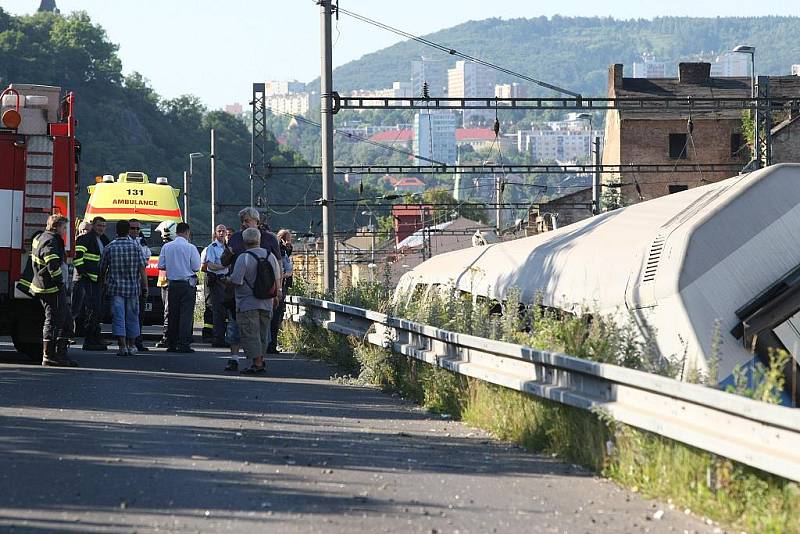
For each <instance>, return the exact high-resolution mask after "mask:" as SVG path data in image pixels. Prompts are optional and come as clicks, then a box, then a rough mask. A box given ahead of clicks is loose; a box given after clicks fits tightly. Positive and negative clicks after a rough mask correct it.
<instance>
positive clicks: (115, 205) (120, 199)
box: [84, 171, 183, 324]
mask: <svg viewBox="0 0 800 534" xmlns="http://www.w3.org/2000/svg"><path fill="white" fill-rule="evenodd" d="M179 194H180V190H179V189H175V188H173V187H172V186H170V185H169V181H168V180H167V178H165V177H161V176H160V177H158V178H156V181H155V183H151V182H150V178H149V177H148V176H147V174H145V173H143V172H138V171H136V172H133V171H128V172H123V173H120V174H119V176H118V177H117V178H116V179H115V178H114V176H113V175H111V174H107V175H105V176H103V177H102V178H98V180H97V183H96V184H95V185H91V186H89V201H88V203H87V205H86V215H85V216H84V220H88V221H91V220H92V219H94V218H95V217H97V216H100V217H103V218H104V219H105V220H106V221H108V223H109V224H108V228H107V230H106V231H107V232H108V233H109V236H108V237H109V238H111V239H113V238H114V237H115V236H114V234H115V230H114V225H115V223H116V221H121V220H130V219H137V220H138V221H140V222H141V225H142V230H141V235H142V236H144V238H145V240H146V241H147V245H148V246H149V247H150V251H151V253H152V254H151V256H150V259H149V261H148V263H147V278H148V282H149V285H150V296H149V297H148V299H147V302H146V303H145V310H144V311H145V315H144V320H145V323H146V324H159V323H161V322H162V321H163V317H164V304H163V303H162V302H161V292H160V291H157V290H156V284H157V279H158V274H159V273H158V254H159V252H160V251H161V245H162V244H163V240H162V236H161V234H160V233H159V232H156V228H157V227H158V226H159V225H160V224H162V223H164V222H165V221H172V222H174V223H176V224H177V223H179V222H181V221H182V220H183V216H182V214H181V208H180V206H179V205H178V195H179ZM172 237H174V236H172Z"/></svg>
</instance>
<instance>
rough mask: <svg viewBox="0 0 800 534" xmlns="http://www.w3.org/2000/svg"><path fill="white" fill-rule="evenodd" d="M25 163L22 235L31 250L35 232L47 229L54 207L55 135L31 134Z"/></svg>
mask: <svg viewBox="0 0 800 534" xmlns="http://www.w3.org/2000/svg"><path fill="white" fill-rule="evenodd" d="M25 167H26V168H25V200H24V203H23V211H24V213H25V215H24V221H25V222H24V224H23V228H22V239H23V242H24V244H25V247H26V248H27V249H28V250H30V244H31V240H32V239H33V234H34V233H36V232H37V231H38V230H43V229H44V227H45V224H46V223H47V217H48V216H49V215H50V213H52V210H53V139H52V138H51V137H50V136H47V135H32V136H30V137H29V138H28V157H27V161H26V163H25Z"/></svg>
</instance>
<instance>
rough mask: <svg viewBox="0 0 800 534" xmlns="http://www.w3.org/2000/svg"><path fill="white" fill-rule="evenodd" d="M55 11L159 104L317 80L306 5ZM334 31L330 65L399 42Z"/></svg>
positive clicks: (510, 8)
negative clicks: (78, 15)
mask: <svg viewBox="0 0 800 534" xmlns="http://www.w3.org/2000/svg"><path fill="white" fill-rule="evenodd" d="M56 4H57V5H58V7H59V9H61V12H62V13H69V12H72V11H76V10H84V11H86V12H88V13H89V15H90V16H91V17H92V19H93V21H94V22H95V23H97V24H100V25H101V26H103V28H105V29H106V31H107V33H108V35H109V38H110V39H111V41H113V42H115V43H117V44H118V45H119V47H120V48H119V55H120V57H121V59H122V63H123V68H124V71H125V73H126V74H127V73H130V72H132V71H139V72H141V73H142V74H143V75H144V76H145V77H146V78H148V79H149V80H150V82H151V85H152V86H153V87H154V89H155V90H156V92H158V93H159V94H160V95H162V96H164V97H166V98H172V97H175V96H178V95H181V94H194V95H197V96H199V97H200V98H201V99H202V100H203V102H204V103H205V104H206V105H207V106H208V107H209V108H212V109H218V108H222V107H223V106H224V105H226V104H230V103H233V102H241V103H243V104H244V103H246V102H247V101H248V99H249V96H250V91H251V84H252V82H254V81H264V80H286V79H288V80H292V79H297V80H300V81H304V82H308V81H311V80H312V79H314V78H315V77H317V76H319V70H320V59H319V58H320V49H319V18H320V17H319V7H318V6H317V5H315V2H314V1H313V0H224V1H220V0H56ZM340 5H341V6H342V8H344V9H347V10H350V11H354V12H356V13H359V14H361V15H365V16H367V17H370V18H373V19H376V20H380V21H382V22H386V23H387V24H390V25H392V26H395V27H397V28H400V29H403V30H406V31H408V32H410V33H414V34H417V35H420V34H426V33H431V32H434V31H437V30H440V29H444V28H448V27H450V26H454V25H456V24H460V23H462V22H466V21H469V20H480V19H485V18H490V17H500V18H504V19H509V18H518V17H528V18H531V17H539V16H542V15H544V16H553V15H563V16H613V17H615V18H653V17H656V16H695V17H697V16H708V17H714V16H764V15H796V14H797V9H796V4H795V3H794V2H788V1H786V0H761V1H760V2H752V1H748V2H742V1H738V0H735V1H733V0H727V1H723V0H702V1H698V0H669V1H658V2H642V1H641V0H607V1H606V2H597V1H587V0H559V1H558V2H536V1H533V0H494V1H487V0H402V1H389V0H340ZM793 5H795V7H794V8H793V7H791V6H793ZM38 6H39V0H0V7H2V8H3V9H5V10H6V11H9V12H11V13H13V14H16V15H19V14H26V13H32V12H34V11H35V10H36V8H37V7H38ZM334 24H335V26H334V31H333V39H334V43H335V44H334V50H333V56H334V65H341V64H344V63H347V62H348V61H352V60H354V59H358V58H359V57H361V56H363V55H364V54H368V53H370V52H374V51H376V50H380V49H381V48H384V47H386V46H389V45H392V44H394V43H396V42H398V41H399V40H400V38H399V37H397V36H396V35H394V34H392V33H389V32H386V31H385V30H380V29H378V28H374V27H372V26H369V25H367V24H364V23H362V22H359V21H356V20H352V19H349V18H347V17H345V16H342V17H341V18H340V19H339V21H338V22H336V21H334ZM444 44H446V43H444Z"/></svg>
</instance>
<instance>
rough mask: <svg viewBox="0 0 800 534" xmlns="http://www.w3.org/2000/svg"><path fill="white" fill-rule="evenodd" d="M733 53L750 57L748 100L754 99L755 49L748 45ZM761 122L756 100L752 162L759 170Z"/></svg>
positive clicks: (755, 95)
mask: <svg viewBox="0 0 800 534" xmlns="http://www.w3.org/2000/svg"><path fill="white" fill-rule="evenodd" d="M732 51H733V52H735V53H737V54H749V55H750V98H753V99H755V98H756V97H757V96H758V92H757V91H756V47H755V46H749V45H739V46H736V47H735V48H734V49H733V50H732ZM760 120H761V117H760V113H759V109H758V101H757V100H756V112H755V119H754V120H753V160H754V161H755V168H756V169H759V168H761V135H760V131H759V130H760V129H761V128H760V126H759V122H760Z"/></svg>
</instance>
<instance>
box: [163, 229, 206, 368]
mask: <svg viewBox="0 0 800 534" xmlns="http://www.w3.org/2000/svg"><path fill="white" fill-rule="evenodd" d="M158 268H159V269H161V270H166V271H167V287H168V288H169V291H168V299H169V324H168V332H167V344H168V347H167V352H180V353H191V352H194V349H192V347H191V345H192V327H193V326H194V304H195V300H196V298H197V271H199V270H200V253H199V252H197V247H195V246H194V245H192V244H191V243H190V242H189V225H188V224H186V223H185V222H181V223H178V225H177V227H176V228H175V239H174V240H172V241H170V242H169V243H165V244H164V246H163V247H162V248H161V254H160V255H159V256H158Z"/></svg>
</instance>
